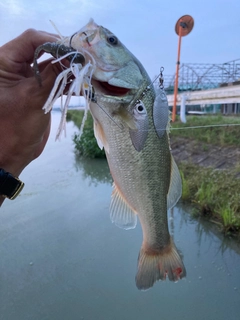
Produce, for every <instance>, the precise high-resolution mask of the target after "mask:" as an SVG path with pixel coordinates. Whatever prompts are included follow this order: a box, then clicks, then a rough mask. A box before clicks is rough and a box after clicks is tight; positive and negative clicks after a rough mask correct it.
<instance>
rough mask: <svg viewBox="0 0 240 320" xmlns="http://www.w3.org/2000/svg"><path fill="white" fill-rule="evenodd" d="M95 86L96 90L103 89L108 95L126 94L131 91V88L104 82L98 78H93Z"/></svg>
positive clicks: (103, 92) (118, 95)
mask: <svg viewBox="0 0 240 320" xmlns="http://www.w3.org/2000/svg"><path fill="white" fill-rule="evenodd" d="M92 82H93V87H94V89H96V91H99V90H100V91H101V93H102V94H104V95H108V96H117V97H120V96H125V95H126V94H128V93H129V91H130V90H131V89H129V88H123V87H116V86H113V85H111V84H109V83H108V82H102V81H98V80H93V81H92Z"/></svg>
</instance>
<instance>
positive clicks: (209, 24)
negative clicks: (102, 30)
mask: <svg viewBox="0 0 240 320" xmlns="http://www.w3.org/2000/svg"><path fill="white" fill-rule="evenodd" d="M239 13H240V1H239V0H201V1H196V0H181V1H179V0H167V1H166V0H164V1H163V0H144V1H143V0H116V1H114V0H58V1H56V0H41V1H38V0H36V1H33V0H0V30H1V32H0V46H1V45H3V44H4V43H6V42H7V41H9V40H11V39H13V38H14V37H16V36H18V35H19V34H20V33H22V32H23V31H25V30H26V29H28V28H35V29H38V30H44V31H48V32H51V33H52V32H55V30H54V29H53V26H52V24H51V23H50V20H52V21H53V22H54V23H55V25H56V26H57V28H58V29H59V31H60V32H61V34H62V35H64V36H70V35H71V34H73V33H74V32H76V31H78V30H79V29H80V28H81V27H83V26H84V25H85V24H86V23H87V22H88V21H89V19H90V18H93V19H94V20H95V22H96V23H97V24H100V25H102V26H104V27H106V28H107V29H109V30H111V31H112V32H113V33H114V34H115V35H116V36H117V37H118V38H119V39H120V41H121V42H122V43H123V44H124V45H125V46H126V47H127V48H128V49H129V50H130V51H131V52H132V53H133V54H134V55H135V56H136V57H137V58H138V59H139V60H140V62H141V63H142V64H143V66H144V67H145V69H146V70H147V72H148V74H149V76H150V77H151V78H153V77H154V76H156V75H157V74H159V70H160V67H162V66H163V67H164V74H165V75H173V74H174V73H175V69H176V61H177V45H178V36H177V35H176V33H175V24H176V22H177V20H178V19H179V18H180V17H181V16H183V15H186V14H188V15H191V16H192V17H193V18H194V28H193V30H192V32H191V33H190V34H189V35H187V36H186V37H184V38H182V47H181V58H180V61H181V63H224V62H228V61H231V60H235V59H240V15H239Z"/></svg>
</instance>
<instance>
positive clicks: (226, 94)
mask: <svg viewBox="0 0 240 320" xmlns="http://www.w3.org/2000/svg"><path fill="white" fill-rule="evenodd" d="M167 97H168V105H169V106H173V98H174V95H173V94H168V95H167ZM183 97H185V99H186V100H185V104H186V105H208V104H230V103H240V85H239V84H238V85H232V86H225V87H220V88H215V89H209V90H199V91H184V92H180V93H179V94H178V95H177V105H180V104H181V102H182V99H183Z"/></svg>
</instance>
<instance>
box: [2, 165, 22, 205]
mask: <svg viewBox="0 0 240 320" xmlns="http://www.w3.org/2000/svg"><path fill="white" fill-rule="evenodd" d="M23 187H24V183H23V182H22V181H21V180H19V179H18V178H17V177H14V176H13V175H12V174H11V173H9V172H7V171H5V170H4V169H1V168H0V195H2V196H3V197H5V198H8V199H10V200H13V199H15V198H16V197H17V196H18V195H19V193H20V192H21V190H22V189H23Z"/></svg>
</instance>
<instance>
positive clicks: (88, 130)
mask: <svg viewBox="0 0 240 320" xmlns="http://www.w3.org/2000/svg"><path fill="white" fill-rule="evenodd" d="M83 115H84V112H83V111H80V110H68V112H67V121H73V122H74V124H75V125H76V126H77V127H78V128H79V129H80V127H81V123H82V119H83ZM73 141H74V145H75V153H76V154H77V155H78V156H80V157H84V158H105V152H104V150H101V149H100V148H99V146H98V144H97V141H96V139H95V136H94V131H93V119H92V116H91V114H90V112H89V113H88V117H87V120H86V122H85V125H84V129H83V134H82V136H81V137H79V133H77V132H76V133H75V134H74V137H73Z"/></svg>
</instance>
